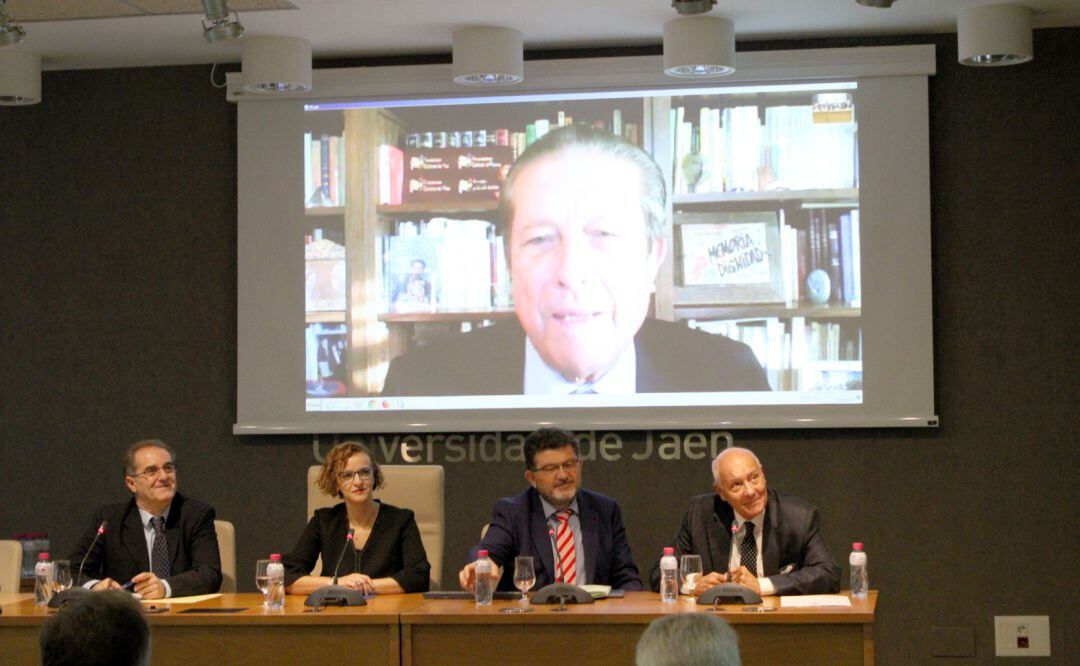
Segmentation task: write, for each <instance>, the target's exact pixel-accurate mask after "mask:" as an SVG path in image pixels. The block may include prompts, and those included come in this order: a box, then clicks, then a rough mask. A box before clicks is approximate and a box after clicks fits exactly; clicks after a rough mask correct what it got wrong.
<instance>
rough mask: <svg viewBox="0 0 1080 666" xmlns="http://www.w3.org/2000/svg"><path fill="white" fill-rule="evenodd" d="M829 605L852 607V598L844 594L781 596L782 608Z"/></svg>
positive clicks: (822, 606) (824, 606)
mask: <svg viewBox="0 0 1080 666" xmlns="http://www.w3.org/2000/svg"><path fill="white" fill-rule="evenodd" d="M829 606H844V607H847V608H851V599H849V598H848V597H845V596H844V595H842V594H803V595H799V596H791V597H780V607H781V608H826V607H829Z"/></svg>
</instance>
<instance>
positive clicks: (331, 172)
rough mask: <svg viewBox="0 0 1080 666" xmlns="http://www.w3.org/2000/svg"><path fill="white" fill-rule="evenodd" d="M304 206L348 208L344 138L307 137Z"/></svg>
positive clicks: (329, 135)
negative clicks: (346, 201) (346, 206)
mask: <svg viewBox="0 0 1080 666" xmlns="http://www.w3.org/2000/svg"><path fill="white" fill-rule="evenodd" d="M304 176H305V177H304V206H305V207H306V208H332V207H337V206H344V205H345V190H346V187H345V137H343V136H335V135H331V134H325V133H324V134H320V135H318V136H317V137H316V136H315V135H313V134H312V133H311V132H305V133H304Z"/></svg>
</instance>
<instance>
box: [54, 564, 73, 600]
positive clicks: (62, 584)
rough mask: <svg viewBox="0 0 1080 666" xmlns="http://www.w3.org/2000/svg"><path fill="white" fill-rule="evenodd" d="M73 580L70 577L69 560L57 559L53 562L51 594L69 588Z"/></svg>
mask: <svg viewBox="0 0 1080 666" xmlns="http://www.w3.org/2000/svg"><path fill="white" fill-rule="evenodd" d="M73 584H74V581H73V580H72V579H71V562H70V561H69V560H57V561H56V562H53V594H59V593H61V592H63V591H64V590H70V589H71V586H72V585H73Z"/></svg>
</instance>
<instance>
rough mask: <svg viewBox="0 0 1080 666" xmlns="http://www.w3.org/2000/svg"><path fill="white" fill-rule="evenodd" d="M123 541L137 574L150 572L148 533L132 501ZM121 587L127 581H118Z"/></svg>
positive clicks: (126, 516)
mask: <svg viewBox="0 0 1080 666" xmlns="http://www.w3.org/2000/svg"><path fill="white" fill-rule="evenodd" d="M120 538H121V541H123V542H124V548H126V549H127V551H128V556H129V557H130V558H131V561H132V562H134V563H135V573H140V572H143V571H149V570H150V555H149V553H147V551H146V531H145V530H144V528H143V524H142V518H141V517H140V516H139V507H138V506H137V505H136V504H135V500H132V501H131V503H130V504H129V505H128V510H127V514H126V515H125V516H124V527H123V533H122V534H121V537H120ZM117 582H119V583H120V584H121V585H123V584H124V583H126V582H127V581H126V580H122V581H117Z"/></svg>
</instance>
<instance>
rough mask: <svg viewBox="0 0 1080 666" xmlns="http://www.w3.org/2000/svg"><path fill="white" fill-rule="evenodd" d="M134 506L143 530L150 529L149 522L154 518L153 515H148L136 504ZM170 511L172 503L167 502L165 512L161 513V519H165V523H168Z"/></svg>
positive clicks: (147, 512)
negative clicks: (136, 508)
mask: <svg viewBox="0 0 1080 666" xmlns="http://www.w3.org/2000/svg"><path fill="white" fill-rule="evenodd" d="M135 506H136V507H138V509H139V519H140V520H142V526H143V529H145V530H148V529H150V520H151V519H152V518H153V517H154V514H152V513H150V512H149V511H147V510H146V509H144V508H142V507H141V506H139V505H138V504H136V505H135ZM170 509H172V502H169V506H167V507H165V510H164V511H162V512H161V517H162V518H164V519H165V522H168V521H169V510H170Z"/></svg>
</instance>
